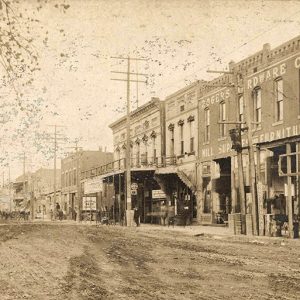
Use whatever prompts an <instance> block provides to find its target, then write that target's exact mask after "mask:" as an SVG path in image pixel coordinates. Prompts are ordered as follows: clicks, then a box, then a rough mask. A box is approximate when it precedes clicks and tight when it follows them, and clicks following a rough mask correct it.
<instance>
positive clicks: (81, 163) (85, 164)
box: [61, 148, 113, 219]
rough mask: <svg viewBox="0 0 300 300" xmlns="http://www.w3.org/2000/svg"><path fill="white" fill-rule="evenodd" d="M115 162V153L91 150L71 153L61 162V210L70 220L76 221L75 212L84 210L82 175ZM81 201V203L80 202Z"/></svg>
mask: <svg viewBox="0 0 300 300" xmlns="http://www.w3.org/2000/svg"><path fill="white" fill-rule="evenodd" d="M112 160H113V153H111V152H106V151H102V148H100V149H99V150H98V151H91V150H81V149H80V150H78V152H73V153H69V154H68V156H67V157H66V158H64V159H62V160H61V208H62V209H63V210H64V211H65V213H66V214H67V216H68V218H70V219H72V218H73V219H74V217H75V211H79V209H81V208H82V196H83V193H84V190H83V184H81V182H80V180H81V174H82V172H85V171H87V170H90V169H92V168H96V167H97V166H101V165H105V164H107V163H109V162H111V161H112ZM79 200H80V201H79Z"/></svg>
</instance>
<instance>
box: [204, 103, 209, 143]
mask: <svg viewBox="0 0 300 300" xmlns="http://www.w3.org/2000/svg"><path fill="white" fill-rule="evenodd" d="M204 123H205V125H204V126H205V128H204V141H205V142H208V141H209V140H210V110H209V108H206V109H205V110H204Z"/></svg>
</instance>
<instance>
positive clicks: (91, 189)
mask: <svg viewBox="0 0 300 300" xmlns="http://www.w3.org/2000/svg"><path fill="white" fill-rule="evenodd" d="M102 191H103V182H102V178H101V177H94V178H89V179H87V181H85V182H84V194H86V195H87V194H94V193H99V192H102Z"/></svg>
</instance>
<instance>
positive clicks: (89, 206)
mask: <svg viewBox="0 0 300 300" xmlns="http://www.w3.org/2000/svg"><path fill="white" fill-rule="evenodd" d="M82 210H96V197H82Z"/></svg>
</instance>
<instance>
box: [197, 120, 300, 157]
mask: <svg viewBox="0 0 300 300" xmlns="http://www.w3.org/2000/svg"><path fill="white" fill-rule="evenodd" d="M299 134H300V124H296V125H292V126H287V127H281V128H280V129H276V130H272V131H267V132H263V133H261V134H259V135H255V136H253V144H258V143H265V142H272V141H275V140H280V139H284V138H289V137H293V136H297V135H299ZM242 145H243V147H245V146H247V145H248V142H247V139H246V138H242ZM231 146H232V144H231V143H230V142H223V143H220V144H218V145H217V147H211V146H210V147H209V146H208V147H205V148H202V151H201V154H202V157H203V158H207V157H211V156H215V155H221V154H229V153H230V152H232V151H233V150H232V149H231Z"/></svg>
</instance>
